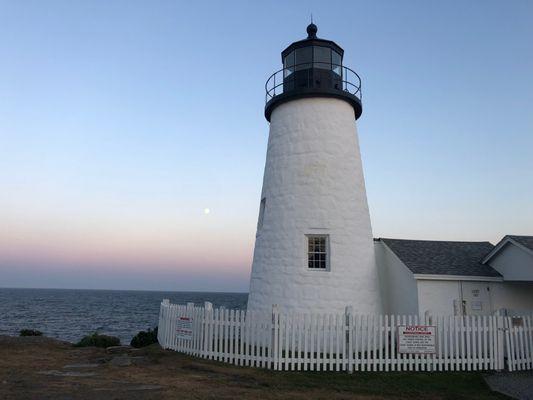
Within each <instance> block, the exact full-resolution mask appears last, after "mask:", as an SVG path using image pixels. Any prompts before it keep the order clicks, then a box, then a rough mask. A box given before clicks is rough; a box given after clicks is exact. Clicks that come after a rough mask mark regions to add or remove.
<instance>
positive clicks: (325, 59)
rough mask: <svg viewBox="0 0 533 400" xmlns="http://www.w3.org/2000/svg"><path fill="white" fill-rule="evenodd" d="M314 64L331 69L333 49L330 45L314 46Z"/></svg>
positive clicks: (316, 66) (317, 66)
mask: <svg viewBox="0 0 533 400" xmlns="http://www.w3.org/2000/svg"><path fill="white" fill-rule="evenodd" d="M314 52H315V53H314V56H313V58H314V59H313V61H314V64H313V66H314V67H315V68H321V69H331V49H329V48H328V47H322V46H315V47H314Z"/></svg>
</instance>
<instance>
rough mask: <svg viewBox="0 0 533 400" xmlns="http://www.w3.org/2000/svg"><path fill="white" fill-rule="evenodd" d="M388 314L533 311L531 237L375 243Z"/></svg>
mask: <svg viewBox="0 0 533 400" xmlns="http://www.w3.org/2000/svg"><path fill="white" fill-rule="evenodd" d="M374 245H375V253H376V261H377V265H378V269H379V274H380V283H381V294H382V300H383V304H384V311H385V313H387V314H410V315H412V314H418V315H420V316H423V315H425V314H430V315H479V314H492V313H494V312H495V311H498V310H501V309H506V310H511V311H519V310H532V309H533V236H505V237H504V238H503V239H502V240H501V241H500V242H499V243H498V244H497V245H496V246H493V245H492V244H490V243H489V242H452V241H428V240H403V239H385V238H381V239H375V240H374Z"/></svg>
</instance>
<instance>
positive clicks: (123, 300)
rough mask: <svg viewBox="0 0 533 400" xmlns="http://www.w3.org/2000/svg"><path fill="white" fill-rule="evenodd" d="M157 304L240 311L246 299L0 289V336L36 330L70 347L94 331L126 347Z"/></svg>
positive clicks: (153, 316) (153, 317) (151, 323)
mask: <svg viewBox="0 0 533 400" xmlns="http://www.w3.org/2000/svg"><path fill="white" fill-rule="evenodd" d="M163 299H170V301H171V302H172V303H177V304H185V303H187V302H194V303H195V304H197V305H203V303H204V301H210V302H211V303H213V307H220V306H225V307H227V308H230V309H244V308H246V303H247V301H248V294H247V293H209V292H205V293H203V292H152V291H136V290H78V289H1V288H0V335H18V333H19V331H20V330H21V329H38V330H40V331H41V332H43V334H44V335H46V336H50V337H54V338H57V339H62V340H67V341H69V342H76V341H78V340H79V339H81V338H82V337H83V336H84V335H86V334H88V333H91V332H94V331H98V332H99V333H104V334H108V335H113V336H117V337H119V338H120V340H121V342H122V343H123V344H129V342H130V340H131V338H132V337H133V336H134V335H135V334H136V333H137V332H139V331H141V330H146V329H148V328H154V327H155V326H156V325H157V321H158V317H159V305H160V303H161V300H163Z"/></svg>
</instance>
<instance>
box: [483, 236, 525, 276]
mask: <svg viewBox="0 0 533 400" xmlns="http://www.w3.org/2000/svg"><path fill="white" fill-rule="evenodd" d="M488 264H489V265H490V266H491V267H492V268H494V269H495V270H496V271H498V272H499V273H500V274H502V275H503V278H504V279H505V280H506V281H533V255H531V254H529V253H528V252H526V251H525V250H524V249H521V248H519V247H518V246H516V245H514V244H512V243H507V244H506V245H505V246H504V247H503V248H502V249H501V250H500V251H499V252H498V254H496V255H495V256H494V257H493V258H492V259H491V260H489V262H488Z"/></svg>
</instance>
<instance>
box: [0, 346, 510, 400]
mask: <svg viewBox="0 0 533 400" xmlns="http://www.w3.org/2000/svg"><path fill="white" fill-rule="evenodd" d="M385 398H387V399H390V398H398V399H400V398H405V399H407V398H409V399H412V398H417V399H426V398H427V399H502V398H505V397H504V396H503V395H499V394H496V393H495V392H491V391H490V389H489V388H488V386H487V385H486V384H485V382H484V381H483V378H482V376H481V374H478V373H434V374H431V373H387V374H386V373H357V374H352V375H349V374H345V373H320V372H318V373H317V372H315V373H300V372H287V373H281V372H273V371H264V370H258V369H253V368H241V367H235V366H229V365H226V364H221V363H217V362H212V361H206V360H200V359H195V358H192V357H187V356H184V355H182V354H178V353H175V352H172V351H164V350H161V349H160V348H159V346H158V345H152V346H149V347H147V348H144V349H140V350H135V349H131V348H118V349H115V350H114V351H113V352H111V351H110V350H107V351H106V350H105V349H98V348H76V347H73V346H72V344H70V343H67V342H60V341H57V340H54V339H50V338H45V337H9V336H0V399H2V400H8V399H133V400H136V399H328V400H331V399H385Z"/></svg>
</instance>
